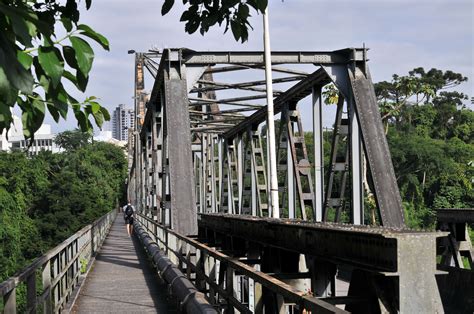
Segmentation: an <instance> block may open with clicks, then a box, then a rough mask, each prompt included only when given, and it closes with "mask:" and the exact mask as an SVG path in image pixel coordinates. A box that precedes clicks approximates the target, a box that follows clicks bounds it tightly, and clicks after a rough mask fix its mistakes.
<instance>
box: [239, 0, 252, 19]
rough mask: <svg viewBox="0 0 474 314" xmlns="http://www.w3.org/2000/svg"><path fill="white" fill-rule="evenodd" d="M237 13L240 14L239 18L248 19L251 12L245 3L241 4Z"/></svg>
mask: <svg viewBox="0 0 474 314" xmlns="http://www.w3.org/2000/svg"><path fill="white" fill-rule="evenodd" d="M237 15H238V16H239V18H241V19H246V18H248V17H249V15H250V13H249V7H248V6H247V5H245V4H242V3H241V4H239V10H238V11H237Z"/></svg>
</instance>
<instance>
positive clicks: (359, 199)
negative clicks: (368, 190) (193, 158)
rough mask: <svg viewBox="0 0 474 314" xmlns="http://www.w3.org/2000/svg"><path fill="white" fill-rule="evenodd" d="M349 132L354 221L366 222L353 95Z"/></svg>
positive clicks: (359, 142)
mask: <svg viewBox="0 0 474 314" xmlns="http://www.w3.org/2000/svg"><path fill="white" fill-rule="evenodd" d="M349 102H350V103H349V104H348V107H349V130H350V131H349V132H350V139H351V142H350V143H351V144H350V145H351V146H350V147H351V169H352V223H353V224H354V225H360V224H363V223H364V218H363V215H364V189H363V186H362V150H361V137H360V130H359V123H358V121H357V116H356V114H355V106H354V102H353V100H352V97H351V98H350V100H349Z"/></svg>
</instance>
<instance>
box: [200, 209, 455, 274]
mask: <svg viewBox="0 0 474 314" xmlns="http://www.w3.org/2000/svg"><path fill="white" fill-rule="evenodd" d="M198 224H199V228H209V229H212V230H214V231H216V232H220V233H224V234H227V235H234V236H237V237H241V238H245V239H249V240H251V241H256V242H260V243H262V244H265V245H271V246H275V247H279V248H282V249H285V250H289V251H296V252H299V253H301V254H309V255H312V256H316V257H321V258H323V259H325V260H331V261H333V262H337V263H340V264H347V265H351V266H355V267H359V268H361V269H366V270H369V271H373V272H381V273H394V274H395V273H397V272H398V271H399V268H400V266H401V264H402V263H404V261H403V260H402V259H401V257H400V256H399V255H400V245H401V244H402V243H406V244H408V243H410V242H412V240H413V239H415V238H416V239H420V241H425V242H426V243H425V244H426V245H427V246H426V247H425V248H423V250H424V252H426V255H430V256H431V255H432V256H433V261H432V265H431V264H430V265H425V266H426V267H431V266H432V267H433V269H432V271H433V273H434V272H435V262H436V259H435V256H436V250H435V243H436V238H438V237H442V236H445V235H446V233H445V232H422V231H414V230H410V229H394V228H387V227H384V228H382V227H370V226H354V225H345V224H334V223H314V222H311V223H309V222H304V221H302V220H295V219H272V218H259V217H251V216H244V215H227V214H205V215H204V214H201V215H199V216H198ZM403 245H405V244H403Z"/></svg>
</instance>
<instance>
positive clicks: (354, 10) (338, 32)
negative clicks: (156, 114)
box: [47, 0, 474, 131]
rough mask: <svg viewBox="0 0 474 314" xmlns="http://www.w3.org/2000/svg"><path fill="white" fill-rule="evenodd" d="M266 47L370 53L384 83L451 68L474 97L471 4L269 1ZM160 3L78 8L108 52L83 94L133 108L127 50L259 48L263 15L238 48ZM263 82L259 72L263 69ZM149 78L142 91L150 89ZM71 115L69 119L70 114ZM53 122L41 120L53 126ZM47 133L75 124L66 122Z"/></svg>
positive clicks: (469, 0) (448, 0) (447, 0)
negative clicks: (193, 28) (190, 28)
mask: <svg viewBox="0 0 474 314" xmlns="http://www.w3.org/2000/svg"><path fill="white" fill-rule="evenodd" d="M270 2H271V3H270V14H269V16H270V33H271V45H272V50H292V51H299V50H314V51H324V50H328V51H329V50H336V49H341V48H345V47H361V46H362V44H363V43H365V45H366V46H367V47H369V48H370V51H369V59H370V61H369V66H370V70H371V74H372V78H373V80H374V81H375V82H377V81H381V80H390V79H391V76H392V74H394V73H397V74H400V75H404V74H407V72H408V71H409V70H411V69H413V68H414V67H419V66H421V67H424V68H425V69H430V68H432V67H436V68H439V69H443V70H447V69H451V70H453V71H456V72H461V73H463V74H464V75H465V76H467V77H468V78H469V81H468V82H467V83H464V84H463V85H461V86H460V87H458V90H461V91H462V92H464V93H466V94H468V95H469V96H474V52H473V46H474V1H473V0H357V1H351V0H285V1H284V2H282V1H280V0H273V1H270ZM162 3H163V1H162V0H138V1H125V0H100V1H98V0H96V1H93V3H92V8H91V9H90V10H89V11H85V10H84V11H83V13H82V15H81V21H82V23H86V24H88V25H90V26H91V27H93V28H94V29H95V30H97V31H98V32H101V33H102V34H104V35H105V36H106V37H107V38H108V39H109V41H110V46H111V51H110V52H106V51H103V50H102V49H101V48H100V47H99V46H94V48H95V51H96V58H95V62H94V67H93V70H92V72H91V78H90V80H89V87H88V90H87V92H86V94H84V95H80V94H76V95H77V97H79V99H84V98H85V97H86V96H88V95H94V96H97V97H99V98H100V99H101V103H102V105H104V106H105V107H107V108H108V109H109V111H111V110H113V108H115V107H116V106H117V105H118V104H120V103H124V104H127V105H130V106H131V105H132V104H133V99H132V96H133V82H134V77H133V75H134V68H133V63H134V57H133V56H132V55H128V54H127V50H129V49H134V50H136V51H147V50H148V49H150V48H152V47H156V48H159V49H162V48H164V47H168V48H171V47H188V48H191V49H194V50H203V51H206V50H262V49H263V48H262V47H263V42H262V27H261V24H262V22H261V16H254V17H253V18H252V20H251V21H252V25H253V27H254V31H253V32H250V35H249V41H248V42H247V43H245V44H240V43H236V42H235V41H234V39H233V37H232V34H231V33H230V32H229V33H227V34H225V35H223V29H222V28H221V29H219V28H216V29H213V30H211V31H210V32H209V33H208V34H206V35H205V36H204V37H203V36H201V35H200V34H199V33H196V34H194V35H188V34H186V33H185V32H184V24H183V23H180V22H179V17H180V15H181V12H182V9H181V1H176V5H175V7H174V8H173V10H172V11H171V12H170V14H169V15H167V16H165V17H162V16H161V14H160V11H161V5H162ZM262 79H263V72H262ZM151 83H152V82H151V81H148V86H147V87H148V88H150V87H151ZM71 115H72V114H71ZM51 121H52V120H51V119H50V118H49V119H47V122H48V123H51ZM52 124H53V130H55V131H62V130H64V129H70V128H73V127H75V121H74V120H73V119H69V120H68V121H66V122H62V123H60V124H58V125H54V123H52Z"/></svg>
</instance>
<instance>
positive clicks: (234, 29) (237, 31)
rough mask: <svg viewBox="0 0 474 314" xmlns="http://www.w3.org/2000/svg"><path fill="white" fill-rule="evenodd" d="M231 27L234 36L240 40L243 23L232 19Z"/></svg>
mask: <svg viewBox="0 0 474 314" xmlns="http://www.w3.org/2000/svg"><path fill="white" fill-rule="evenodd" d="M230 28H231V30H232V34H233V35H234V38H235V40H236V41H239V39H240V36H241V35H240V34H241V29H240V28H241V25H240V24H239V23H238V22H237V21H236V20H232V21H230Z"/></svg>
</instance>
